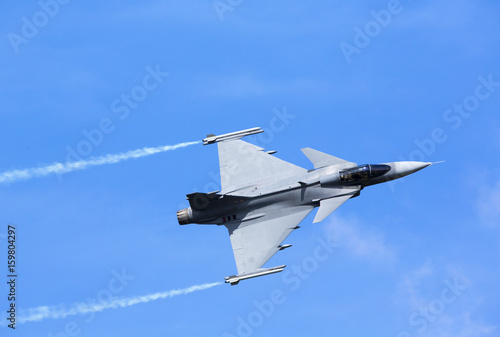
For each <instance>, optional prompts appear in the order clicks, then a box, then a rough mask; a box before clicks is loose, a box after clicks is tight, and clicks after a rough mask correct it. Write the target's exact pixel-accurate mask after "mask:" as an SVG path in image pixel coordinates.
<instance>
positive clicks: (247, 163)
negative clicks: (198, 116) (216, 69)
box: [177, 128, 432, 285]
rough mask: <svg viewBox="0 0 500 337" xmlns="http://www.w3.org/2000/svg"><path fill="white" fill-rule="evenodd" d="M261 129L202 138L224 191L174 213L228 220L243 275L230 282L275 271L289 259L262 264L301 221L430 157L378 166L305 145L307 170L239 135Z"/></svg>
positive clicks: (190, 219) (198, 197)
mask: <svg viewBox="0 0 500 337" xmlns="http://www.w3.org/2000/svg"><path fill="white" fill-rule="evenodd" d="M261 132H264V130H262V129H261V128H252V129H248V130H243V131H238V132H233V133H228V134H224V135H220V136H216V135H208V136H207V138H205V139H204V140H203V144H204V145H209V144H215V143H217V144H218V150H219V164H220V174H221V191H217V192H212V193H192V194H188V195H187V199H188V200H189V204H190V207H188V208H186V209H183V210H180V211H178V212H177V219H178V221H179V224H181V225H185V224H190V223H196V224H215V225H224V226H226V227H227V229H228V231H229V238H230V239H231V245H232V247H233V253H234V258H235V260H236V267H237V269H238V275H233V276H228V277H226V278H225V280H226V283H230V284H231V285H236V284H238V282H239V281H241V280H246V279H249V278H253V277H258V276H263V275H268V274H273V273H278V272H280V271H282V270H283V269H284V268H285V266H284V265H282V266H278V267H273V268H262V266H263V265H264V264H265V263H266V262H267V261H268V260H269V259H270V258H271V257H272V256H273V255H274V254H276V253H277V252H278V251H280V250H283V249H285V248H288V247H290V246H291V245H290V244H282V242H283V241H284V240H285V239H286V238H287V236H288V235H289V234H290V233H291V232H292V231H293V230H294V229H297V228H299V226H298V225H299V223H300V222H301V221H302V220H303V219H304V218H305V217H306V216H307V215H308V214H309V213H311V211H312V210H313V209H314V208H316V207H319V209H318V212H317V213H316V216H315V218H314V221H313V222H314V223H316V222H320V221H322V220H324V219H325V218H326V217H327V216H328V215H329V214H331V213H332V212H333V211H335V210H336V209H337V208H338V207H340V206H341V205H342V204H343V203H344V202H346V201H347V200H349V199H351V198H354V197H357V196H359V194H360V192H361V190H362V189H363V188H364V187H366V186H370V185H375V184H379V183H383V182H387V181H390V180H394V179H398V178H401V177H404V176H407V175H409V174H412V173H415V172H417V171H419V170H421V169H423V168H425V167H427V166H429V165H431V164H432V163H425V162H415V161H404V162H393V163H383V164H374V165H371V164H370V165H359V166H358V165H357V164H355V163H352V162H349V161H346V160H343V159H340V158H337V157H334V156H331V155H329V154H326V153H322V152H320V151H317V150H314V149H311V148H305V149H302V152H303V153H304V154H305V155H306V156H307V158H309V160H310V161H311V162H312V163H313V165H314V169H312V170H307V169H304V168H302V167H298V166H296V165H293V164H291V163H289V162H286V161H284V160H281V159H278V158H276V157H274V156H273V154H274V153H275V152H276V151H266V150H264V149H262V148H260V147H258V146H255V145H253V144H250V143H247V142H245V141H242V140H241V138H242V137H244V136H248V135H253V134H257V133H261Z"/></svg>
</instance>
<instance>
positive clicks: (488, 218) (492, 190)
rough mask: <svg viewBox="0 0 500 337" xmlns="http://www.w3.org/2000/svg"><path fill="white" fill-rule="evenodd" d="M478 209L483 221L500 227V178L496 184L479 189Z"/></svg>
mask: <svg viewBox="0 0 500 337" xmlns="http://www.w3.org/2000/svg"><path fill="white" fill-rule="evenodd" d="M476 206H477V209H478V212H479V217H480V218H481V220H482V222H483V223H484V224H486V225H488V226H491V227H495V228H498V227H500V180H499V181H497V183H496V184H493V185H486V186H483V187H481V188H480V189H479V199H478V201H477V205H476Z"/></svg>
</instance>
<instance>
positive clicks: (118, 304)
mask: <svg viewBox="0 0 500 337" xmlns="http://www.w3.org/2000/svg"><path fill="white" fill-rule="evenodd" d="M221 284H223V283H222V282H216V283H205V284H201V285H196V286H192V287H189V288H184V289H177V290H170V291H166V292H162V293H156V294H150V295H145V296H136V297H129V298H114V299H111V300H110V301H106V302H105V301H102V302H100V303H76V304H74V305H72V306H71V308H68V309H66V308H65V306H64V305H58V306H40V307H36V308H32V309H28V310H26V311H27V313H25V312H24V311H21V315H20V316H19V318H18V323H28V322H39V321H42V320H44V319H48V318H52V319H58V318H65V317H68V316H74V315H84V314H88V313H94V312H99V311H103V310H106V309H117V308H125V307H130V306H132V305H136V304H140V303H148V302H151V301H156V300H161V299H165V298H169V297H174V296H179V295H187V294H190V293H192V292H195V291H200V290H206V289H210V288H212V287H215V286H218V285H221Z"/></svg>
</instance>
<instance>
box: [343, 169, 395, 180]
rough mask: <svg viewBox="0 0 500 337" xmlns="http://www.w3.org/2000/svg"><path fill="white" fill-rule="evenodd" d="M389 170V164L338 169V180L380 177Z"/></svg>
mask: <svg viewBox="0 0 500 337" xmlns="http://www.w3.org/2000/svg"><path fill="white" fill-rule="evenodd" d="M390 170H391V167H390V166H389V165H361V166H358V167H354V168H351V169H348V170H344V171H340V172H339V174H340V182H342V183H349V182H354V181H362V180H367V179H370V178H376V177H380V176H382V175H384V174H386V173H387V172H389V171H390Z"/></svg>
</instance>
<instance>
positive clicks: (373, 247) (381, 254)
mask: <svg viewBox="0 0 500 337" xmlns="http://www.w3.org/2000/svg"><path fill="white" fill-rule="evenodd" d="M325 230H326V232H327V235H328V236H329V237H330V238H331V240H332V241H333V242H335V243H336V244H337V245H338V247H339V248H341V249H342V248H344V249H345V250H346V251H347V252H348V253H349V254H351V255H353V256H355V257H357V258H362V259H366V260H371V261H378V262H381V261H383V262H393V261H394V260H395V258H396V256H395V252H394V250H393V249H392V248H391V247H389V246H388V245H387V244H386V243H385V238H384V235H383V234H381V233H376V232H375V231H373V229H368V228H366V227H365V226H363V225H361V224H360V222H359V220H358V219H356V218H354V217H350V218H349V219H342V218H340V217H339V216H337V215H331V216H330V222H329V224H327V226H326V228H325Z"/></svg>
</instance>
